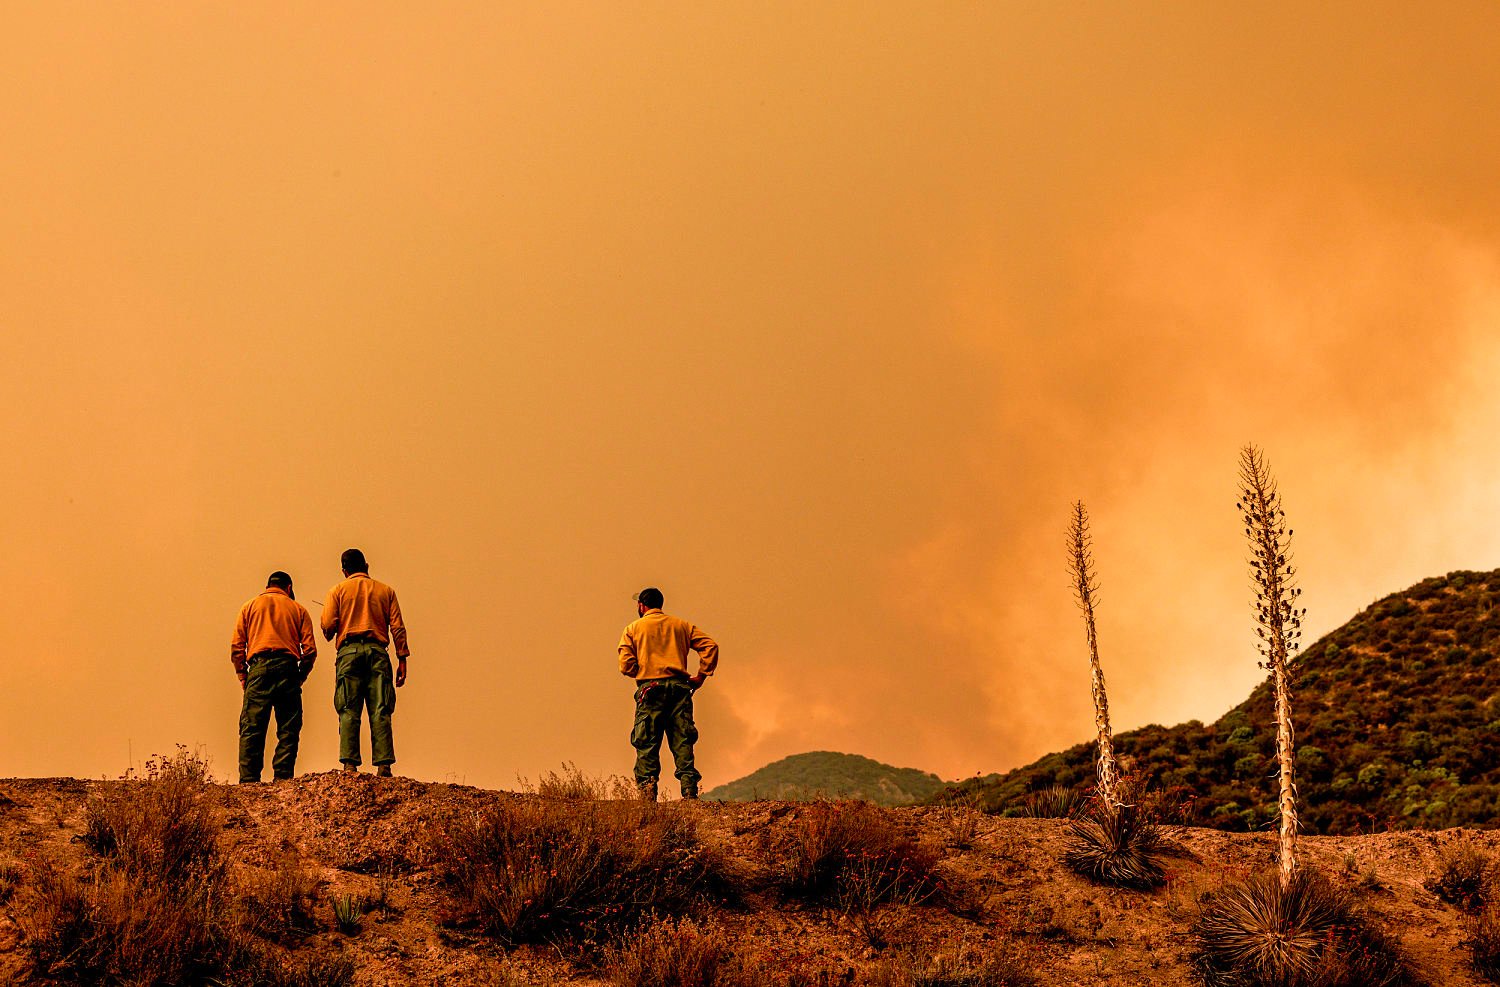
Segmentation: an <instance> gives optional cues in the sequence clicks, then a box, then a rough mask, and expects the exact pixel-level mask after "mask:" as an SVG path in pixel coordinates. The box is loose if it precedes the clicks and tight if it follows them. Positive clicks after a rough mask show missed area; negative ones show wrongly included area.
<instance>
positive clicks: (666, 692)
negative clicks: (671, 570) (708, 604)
mask: <svg viewBox="0 0 1500 987" xmlns="http://www.w3.org/2000/svg"><path fill="white" fill-rule="evenodd" d="M634 599H635V602H636V613H637V615H638V619H636V620H634V621H632V622H631V623H630V624H629V625H628V626H626V628H625V632H624V633H623V634H621V635H620V673H621V674H622V675H626V676H628V677H630V678H632V679H635V682H636V690H635V727H634V729H633V730H631V732H630V743H631V745H632V746H634V747H635V783H636V788H637V789H638V790H639V792H640V796H641V798H642V799H645V800H646V801H648V802H655V801H656V783H657V779H658V778H659V777H660V775H661V741H662V737H663V736H665V737H666V739H667V746H668V747H669V748H670V749H671V751H672V760H673V762H674V764H675V765H676V769H677V781H678V783H679V784H680V785H681V786H682V797H683V798H685V799H695V798H697V797H698V782H699V781H700V780H702V777H703V776H702V775H700V774H699V773H698V769H697V768H696V767H694V765H693V744H694V743H695V742H696V741H697V740H698V727H697V726H696V725H695V724H694V723H693V694H694V693H696V692H697V691H698V690H699V689H701V688H702V687H703V683H704V682H705V681H707V680H708V677H709V676H710V675H712V674H713V673H714V668H715V666H717V665H718V663H719V646H718V645H717V644H715V643H714V641H713V639H712V638H710V637H709V636H708V635H707V634H705V633H703V632H702V631H701V630H699V629H698V628H697V627H695V626H694V625H693V624H692V623H690V622H689V621H686V620H683V619H682V618H680V617H673V616H670V615H668V614H665V613H663V612H662V609H661V608H662V605H663V604H664V603H665V602H666V601H665V599H664V598H663V597H662V593H661V590H659V589H656V588H655V587H648V588H646V589H643V590H641V591H640V592H639V593H637V594H636V595H635V598H634ZM690 649H691V650H692V651H695V652H697V653H698V670H697V672H696V673H695V674H693V675H689V674H688V670H687V653H688V651H689V650H690Z"/></svg>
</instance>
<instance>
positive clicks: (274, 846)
mask: <svg viewBox="0 0 1500 987" xmlns="http://www.w3.org/2000/svg"><path fill="white" fill-rule="evenodd" d="M117 784H120V783H119V782H103V781H101V782H83V781H78V780H73V779H23V780H10V781H0V865H5V864H7V863H8V864H10V865H12V866H14V865H18V864H19V865H21V866H23V867H24V866H25V863H26V861H28V860H29V859H35V858H36V857H37V856H38V855H58V856H61V857H63V858H64V859H69V860H72V861H74V862H75V863H76V864H78V865H81V864H83V863H84V862H85V860H86V859H87V857H88V855H89V853H90V851H89V850H88V849H87V848H86V847H85V846H84V845H83V844H82V843H81V842H80V841H79V840H78V836H79V834H80V832H81V829H82V823H83V817H84V804H85V800H86V798H87V796H88V794H89V792H90V791H91V790H92V789H94V788H96V787H97V786H104V785H117ZM215 791H216V793H217V797H221V798H222V804H223V812H224V831H223V836H222V840H221V845H222V847H223V849H224V850H225V852H226V853H227V854H228V855H229V857H230V858H231V859H232V860H233V861H234V866H235V867H237V868H252V867H271V866H274V865H275V862H276V861H277V860H279V859H283V858H284V857H285V856H286V854H287V852H288V851H289V850H290V851H294V852H295V853H297V854H299V855H300V856H301V857H302V858H304V860H305V862H306V863H307V865H308V866H310V867H311V868H312V870H313V873H314V874H315V875H316V876H317V877H318V878H319V879H320V881H321V885H320V887H319V891H318V902H319V904H318V911H317V916H318V921H319V924H320V926H321V929H320V931H317V932H315V933H314V934H312V935H310V936H309V937H307V938H306V939H305V940H303V941H302V942H301V943H300V944H299V945H298V946H297V947H296V949H297V950H298V952H300V951H302V950H314V951H320V952H322V953H325V954H330V955H337V956H344V957H347V958H349V959H351V960H353V961H354V962H355V964H356V967H357V971H358V973H357V982H358V983H360V984H369V985H376V984H450V985H457V984H512V983H530V984H552V983H566V984H579V985H583V984H599V983H602V982H603V981H601V980H599V979H597V977H598V974H597V973H596V974H593V975H592V976H591V975H590V974H589V973H587V972H586V971H583V970H580V969H579V968H578V967H577V966H575V965H574V964H573V963H572V962H570V961H569V959H568V958H566V957H565V956H564V955H563V954H562V953H561V952H559V951H557V950H549V949H545V948H533V947H523V948H520V949H517V950H514V951H511V952H509V953H507V952H506V951H505V950H503V949H501V948H499V947H498V946H497V945H495V944H494V943H493V942H491V941H488V940H486V939H484V938H482V937H478V936H474V935H471V934H468V933H465V932H461V931H456V930H454V929H450V928H445V927H444V925H443V916H444V915H445V914H447V913H448V909H449V907H450V899H449V898H448V894H447V891H446V889H445V886H444V884H443V882H442V881H441V879H440V876H439V870H438V869H437V867H435V866H431V865H430V864H431V862H429V865H428V866H424V865H423V864H422V863H421V861H422V859H423V854H422V853H421V852H420V848H421V847H423V846H425V845H427V844H426V838H427V835H428V834H429V833H430V832H432V830H433V827H435V826H437V825H439V824H440V823H441V821H442V820H443V819H444V818H447V817H448V815H449V814H450V813H454V812H466V811H472V810H474V809H478V808H481V807H483V806H484V805H485V804H487V803H490V802H492V801H493V800H497V799H506V798H520V797H525V796H516V795H510V794H506V793H499V792H488V791H482V790H478V789H473V788H466V787H462V786H455V785H443V784H427V783H422V782H417V781H413V780H410V779H402V778H397V779H391V780H387V779H379V780H377V779H375V778H373V777H371V776H369V775H360V776H354V777H350V776H346V775H341V774H338V773H327V774H318V775H307V776H303V777H301V778H298V779H296V780H295V781H292V782H282V783H276V784H269V785H261V786H246V787H240V786H232V787H223V788H217V787H216V788H215ZM663 811H668V812H682V813H691V814H692V815H693V817H694V818H695V819H696V820H697V821H698V824H699V828H700V832H701V834H702V837H703V839H705V840H706V841H709V842H715V843H718V844H719V845H720V846H722V847H723V848H724V849H725V850H726V851H727V852H728V853H729V854H730V855H731V856H732V857H734V858H737V859H739V860H740V861H742V863H743V866H744V867H745V868H747V869H748V870H750V871H753V870H755V869H756V868H762V869H764V868H767V867H773V866H775V861H774V860H769V859H767V854H768V847H771V846H773V845H774V843H775V837H776V835H777V832H778V830H782V829H784V827H786V826H788V825H789V824H791V823H792V821H793V820H795V819H796V818H797V816H798V814H799V813H801V812H805V811H807V809H806V807H805V806H802V805H798V804H796V803H784V802H754V803H743V804H718V803H710V802H704V803H698V804H691V803H688V804H683V803H674V804H668V805H666V806H664V807H663ZM886 811H889V812H892V813H894V814H896V817H897V818H900V819H904V820H906V821H907V822H909V823H910V824H911V825H912V826H914V827H915V829H916V831H917V832H918V833H919V835H920V839H921V840H922V841H923V842H924V843H926V844H928V845H929V846H931V847H933V848H935V849H938V850H939V851H940V852H941V854H942V857H943V863H942V864H941V865H940V866H941V868H942V871H943V873H944V875H945V876H946V877H947V878H948V879H949V880H950V881H951V882H952V883H954V884H955V885H956V886H958V887H960V888H962V889H964V890H965V897H966V899H967V901H968V904H967V905H966V906H965V907H962V908H960V909H958V911H959V912H960V914H955V913H954V912H952V911H949V910H947V909H944V908H938V907H932V906H925V905H920V906H911V907H908V906H898V905H890V906H884V907H883V908H881V909H880V910H878V911H877V912H876V913H875V915H874V916H873V919H872V923H873V928H872V927H871V926H870V925H865V926H863V927H862V926H861V923H858V922H855V921H851V920H850V919H848V918H844V917H841V916H839V915H837V914H834V913H831V912H830V911H828V910H826V909H823V908H819V907H810V906H801V905H789V904H786V903H785V902H783V901H782V900H780V899H779V898H777V897H775V896H774V895H773V894H771V893H767V894H765V895H753V894H752V895H751V896H749V898H748V899H747V900H746V901H745V902H743V903H742V904H741V905H739V906H737V907H734V908H725V909H722V910H718V911H717V912H716V914H715V915H714V916H713V921H715V922H716V923H717V924H718V925H719V926H720V927H721V928H722V929H723V930H724V934H725V935H726V936H727V937H728V938H729V939H730V940H732V941H733V942H735V943H736V944H737V947H738V948H749V947H754V948H757V949H758V951H759V952H760V953H761V955H763V956H765V957H767V958H769V960H770V961H771V962H774V963H776V964H779V965H781V966H783V967H784V968H801V969H803V970H807V971H816V970H821V971H826V976H827V979H826V982H828V983H830V984H845V983H846V984H858V983H860V982H861V979H862V975H863V973H864V971H866V970H868V969H870V968H871V966H872V964H874V963H876V962H877V961H878V960H879V958H880V955H881V951H880V950H877V949H876V948H874V947H872V946H871V944H870V939H871V934H872V933H873V936H874V938H876V939H877V940H885V941H886V942H887V943H888V944H889V945H887V946H885V947H884V948H886V949H893V948H903V949H908V950H915V951H917V952H918V953H919V954H936V953H939V952H941V951H951V950H958V949H970V950H977V951H987V950H993V949H997V948H1011V949H1014V950H1016V951H1018V952H1020V953H1022V954H1023V955H1024V956H1025V957H1027V958H1028V959H1029V960H1030V961H1031V962H1032V964H1033V966H1034V974H1035V976H1036V978H1037V980H1038V981H1039V982H1040V983H1043V984H1049V985H1052V984H1056V985H1064V984H1067V985H1074V984H1077V985H1104V984H1110V985H1133V984H1150V985H1157V984H1159V985H1188V984H1193V983H1195V981H1194V979H1193V977H1192V974H1191V968H1190V951H1191V948H1192V941H1191V937H1190V933H1189V928H1190V925H1191V923H1192V921H1193V919H1194V917H1195V916H1196V915H1197V912H1198V908H1199V902H1200V900H1201V899H1202V898H1203V897H1204V896H1205V895H1206V894H1208V893H1211V892H1212V891H1213V890H1215V889H1216V888H1218V887H1220V886H1221V885H1222V884H1223V883H1225V882H1226V881H1230V880H1233V879H1235V878H1237V877H1239V876H1242V875H1244V874H1247V873H1249V872H1250V871H1251V870H1252V869H1259V868H1262V867H1266V866H1268V865H1270V864H1271V863H1272V860H1273V839H1272V837H1271V836H1270V835H1269V834H1256V835H1242V834H1229V833H1221V832H1218V831H1214V830H1204V829H1183V830H1179V831H1178V834H1177V835H1178V839H1179V841H1180V842H1181V844H1182V845H1183V846H1184V847H1185V848H1186V850H1187V851H1188V852H1187V854H1185V855H1184V856H1183V857H1182V858H1180V859H1176V860H1173V861H1172V862H1171V880H1170V882H1169V884H1168V885H1167V887H1166V888H1164V889H1162V890H1160V891H1157V892H1154V893H1150V894H1138V893H1133V892H1121V891H1113V890H1106V889H1103V888H1099V887H1095V886H1092V885H1090V884H1088V883H1086V882H1085V881H1083V880H1082V879H1080V878H1078V877H1076V876H1075V875H1073V874H1072V873H1071V872H1070V871H1068V870H1067V869H1066V868H1064V867H1063V866H1062V865H1061V864H1060V863H1059V856H1060V853H1061V848H1062V842H1063V836H1064V832H1065V828H1066V823H1064V822H1062V821H1058V820H1024V819H998V818H993V817H990V816H986V815H984V814H982V813H979V812H977V811H975V810H973V809H964V808H910V809H893V810H886ZM1463 839H1469V840H1472V841H1474V843H1475V844H1476V845H1477V846H1479V847H1481V848H1482V849H1485V850H1487V851H1490V852H1495V851H1497V850H1500V834H1497V833H1493V832H1479V833H1465V832H1463V831H1459V830H1447V831H1443V832H1421V831H1409V832H1400V833H1385V834H1376V835H1370V836H1354V837H1326V838H1304V840H1303V841H1302V843H1301V848H1302V854H1303V859H1304V861H1305V862H1306V863H1307V864H1308V865H1310V866H1315V867H1318V868H1321V869H1322V870H1324V871H1325V872H1326V873H1329V874H1331V875H1334V877H1335V879H1336V880H1338V881H1341V882H1344V883H1347V884H1349V885H1350V886H1352V887H1355V888H1357V889H1358V892H1357V893H1358V894H1359V896H1360V899H1361V901H1362V903H1363V905H1364V906H1365V907H1366V908H1367V909H1368V910H1369V911H1370V912H1371V913H1373V915H1374V916H1376V917H1377V919H1378V921H1379V922H1380V923H1382V924H1383V925H1384V926H1385V928H1386V929H1387V931H1389V932H1391V933H1393V934H1394V935H1395V936H1396V937H1397V938H1398V939H1399V940H1400V942H1401V943H1402V944H1403V945H1404V946H1405V948H1406V949H1407V950H1408V951H1409V952H1410V954H1411V955H1412V956H1413V957H1414V959H1415V960H1416V962H1417V964H1418V966H1419V968H1420V970H1421V971H1422V972H1423V973H1424V974H1425V975H1426V977H1427V978H1428V979H1429V980H1430V981H1431V983H1432V984H1434V985H1436V987H1466V985H1471V984H1475V985H1477V984H1480V983H1481V981H1479V980H1478V979H1476V978H1475V976H1474V975H1473V974H1472V973H1470V972H1469V970H1468V968H1467V963H1468V954H1467V951H1466V950H1465V949H1464V948H1462V946H1461V941H1462V939H1463V916H1462V915H1461V913H1460V912H1458V911H1457V910H1456V909H1455V908H1453V907H1452V906H1449V905H1446V904H1444V903H1443V902H1442V901H1440V900H1439V899H1438V898H1437V897H1435V896H1434V895H1433V894H1432V893H1431V892H1429V891H1428V890H1426V889H1425V888H1424V887H1423V882H1424V881H1426V880H1427V879H1428V878H1429V877H1431V876H1432V874H1433V873H1434V872H1435V870H1436V868H1437V858H1438V854H1439V852H1440V850H1441V849H1442V848H1443V847H1445V846H1446V845H1448V844H1450V843H1452V842H1454V841H1457V840H1463ZM382 883H383V884H384V891H385V894H386V897H387V898H388V900H389V902H390V907H389V908H388V909H386V910H384V911H376V912H374V913H372V914H370V915H369V916H368V918H367V921H366V922H365V925H364V927H363V928H362V930H361V931H359V932H358V933H357V934H354V935H348V936H346V935H343V934H341V933H339V932H337V931H336V930H335V928H334V923H333V920H332V912H331V905H330V904H329V902H330V900H331V898H332V896H334V895H336V894H342V893H354V894H359V895H363V896H366V897H371V896H376V895H377V893H378V892H379V891H380V890H381V888H380V887H379V885H380V884H382ZM18 900H20V898H19V897H15V898H12V899H11V902H10V904H9V905H7V906H3V907H0V982H4V983H27V982H29V981H28V979H27V974H26V969H27V967H26V952H25V949H24V943H23V941H22V938H21V933H20V931H19V929H18V927H17V924H16V921H15V915H14V912H13V909H14V908H15V907H16V902H17V901H18ZM768 979H769V978H768Z"/></svg>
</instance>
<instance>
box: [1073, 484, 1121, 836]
mask: <svg viewBox="0 0 1500 987" xmlns="http://www.w3.org/2000/svg"><path fill="white" fill-rule="evenodd" d="M1068 573H1069V575H1071V576H1072V577H1073V598H1074V601H1075V602H1076V603H1077V604H1078V609H1079V610H1080V611H1081V612H1082V613H1083V626H1084V630H1085V631H1086V632H1087V634H1088V641H1089V668H1090V670H1091V671H1092V672H1093V677H1094V726H1096V727H1098V729H1099V752H1098V758H1097V770H1098V774H1099V798H1100V800H1101V801H1102V802H1103V803H1104V805H1105V806H1106V807H1108V808H1111V809H1113V808H1117V807H1118V806H1119V805H1120V797H1119V784H1120V772H1119V769H1118V767H1116V765H1115V740H1114V733H1113V732H1112V731H1111V730H1110V728H1109V696H1108V695H1107V694H1106V693H1105V691H1104V668H1103V666H1102V665H1100V664H1099V633H1098V631H1097V630H1096V629H1095V627H1094V601H1095V600H1096V599H1097V598H1098V596H1099V582H1098V579H1097V578H1096V576H1095V575H1094V538H1093V536H1092V535H1091V534H1089V512H1088V510H1087V508H1085V507H1084V506H1083V501H1081V500H1080V501H1078V502H1077V503H1075V504H1074V505H1073V522H1072V524H1070V525H1069V526H1068Z"/></svg>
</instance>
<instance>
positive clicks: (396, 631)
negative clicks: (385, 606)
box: [390, 590, 411, 658]
mask: <svg viewBox="0 0 1500 987" xmlns="http://www.w3.org/2000/svg"><path fill="white" fill-rule="evenodd" d="M390 621H391V643H392V644H394V645H395V646H396V657H397V658H405V657H407V656H408V655H410V654H411V649H410V648H408V647H407V646H406V624H405V622H404V621H402V619H401V604H399V603H397V602H396V591H395V590H391V606H390Z"/></svg>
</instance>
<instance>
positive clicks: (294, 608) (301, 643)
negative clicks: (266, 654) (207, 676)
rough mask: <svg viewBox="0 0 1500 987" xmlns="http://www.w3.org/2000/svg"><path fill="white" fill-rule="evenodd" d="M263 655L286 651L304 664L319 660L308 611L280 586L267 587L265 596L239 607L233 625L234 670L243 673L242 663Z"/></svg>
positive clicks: (232, 660) (232, 657) (232, 661)
mask: <svg viewBox="0 0 1500 987" xmlns="http://www.w3.org/2000/svg"><path fill="white" fill-rule="evenodd" d="M262 651H289V652H291V653H292V654H294V655H296V656H297V657H298V658H299V659H302V660H304V661H305V660H308V659H316V658H317V657H318V645H317V643H316V642H315V641H314V640H313V632H312V618H311V617H309V616H308V615H307V608H306V607H304V606H303V605H302V604H300V603H298V602H297V601H296V600H293V599H292V598H291V597H290V596H287V595H286V590H284V589H282V588H281V587H279V586H267V587H266V591H265V592H264V593H262V594H260V595H259V596H257V597H256V598H255V599H253V600H251V601H250V602H249V603H246V604H245V605H244V606H242V607H240V615H239V616H238V617H236V618H235V621H234V637H232V638H231V639H230V641H229V660H230V662H231V663H233V665H234V670H235V671H236V672H243V671H244V670H245V659H247V658H253V657H255V656H256V655H258V654H260V653H261V652H262Z"/></svg>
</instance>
